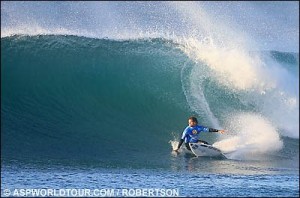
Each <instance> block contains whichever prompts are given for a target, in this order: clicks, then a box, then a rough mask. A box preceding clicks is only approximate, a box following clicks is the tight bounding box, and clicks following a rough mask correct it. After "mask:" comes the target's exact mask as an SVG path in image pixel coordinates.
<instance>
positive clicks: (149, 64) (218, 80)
mask: <svg viewBox="0 0 300 198" xmlns="http://www.w3.org/2000/svg"><path fill="white" fill-rule="evenodd" d="M1 55H2V58H1V71H2V72H1V79H2V83H1V94H2V100H1V121H2V125H1V131H2V132H1V137H2V150H1V152H2V156H3V158H8V159H25V158H28V159H32V158H37V159H41V158H46V159H89V160H90V159H103V160H110V161H111V160H118V161H122V160H123V161H134V160H138V161H144V162H145V163H147V162H148V161H151V160H154V158H155V159H157V161H159V160H162V159H163V158H164V157H165V154H166V153H168V154H169V150H170V148H169V144H168V142H169V140H170V139H171V138H172V136H173V134H174V132H175V133H176V134H178V137H179V136H180V133H181V131H182V130H183V128H185V125H186V119H187V117H189V116H190V115H196V116H197V117H198V118H199V121H200V122H201V124H203V125H206V126H210V127H222V128H223V127H224V128H227V129H230V132H229V133H228V134H227V135H226V136H225V135H224V136H217V137H215V136H213V135H212V134H204V137H205V138H207V139H208V140H209V141H210V142H216V141H217V142H219V143H217V145H221V146H220V148H222V149H223V150H224V149H225V150H226V149H227V150H228V149H230V148H229V147H227V146H226V144H224V141H225V142H228V141H229V140H232V138H233V139H234V141H235V144H236V145H235V148H241V146H242V145H244V147H246V148H248V151H249V149H251V148H252V147H249V146H247V144H246V143H245V142H244V140H245V138H246V137H249V134H251V133H252V131H255V133H252V134H251V135H250V137H251V138H252V139H253V141H252V142H251V144H254V145H255V146H254V147H253V148H254V149H253V150H252V151H256V150H261V148H265V147H266V145H265V144H264V142H266V141H271V142H272V144H277V145H278V147H276V148H275V147H273V148H271V147H269V146H267V147H268V148H266V149H263V151H264V152H270V151H277V150H278V149H279V150H280V149H281V148H282V147H283V143H282V140H281V138H283V137H286V136H287V137H292V138H299V135H298V131H299V126H298V117H299V113H298V114H297V112H298V111H297V109H298V106H299V100H298V98H297V91H296V92H295V90H296V88H297V87H296V86H295V84H294V82H297V81H299V76H297V74H295V72H294V71H296V70H297V69H298V65H299V54H295V53H286V52H278V51H267V52H245V51H236V50H233V49H224V48H217V47H215V46H214V45H213V43H212V42H208V41H207V39H204V40H203V41H201V42H199V40H190V39H183V40H181V41H180V42H178V41H173V40H167V39H162V38H152V39H147V38H144V39H134V40H122V41H121V40H111V39H95V38H86V37H79V36H71V35H69V36H64V35H36V36H24V35H14V36H8V37H4V38H1ZM295 93H296V94H295ZM283 115H284V116H283ZM297 116H298V117H297ZM297 127H298V128H297ZM228 136H230V138H231V139H230V138H229V140H228ZM224 137H225V138H224ZM237 137H238V138H240V139H239V141H236V139H237ZM257 137H259V138H257ZM224 139H225V140H224ZM226 139H227V140H226ZM222 141H223V143H222ZM220 142H221V143H220ZM222 145H225V146H223V147H222ZM248 145H250V143H249V144H248ZM231 146H232V145H231ZM295 149H296V148H295ZM244 153H245V152H243V154H244Z"/></svg>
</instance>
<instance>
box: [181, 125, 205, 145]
mask: <svg viewBox="0 0 300 198" xmlns="http://www.w3.org/2000/svg"><path fill="white" fill-rule="evenodd" d="M209 131H210V130H209V128H208V127H204V126H200V125H196V126H194V127H190V126H187V127H186V128H185V129H184V131H183V132H182V136H181V139H182V140H184V142H185V143H190V142H191V143H196V142H197V141H198V140H199V136H200V133H201V132H209Z"/></svg>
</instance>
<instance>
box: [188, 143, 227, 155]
mask: <svg viewBox="0 0 300 198" xmlns="http://www.w3.org/2000/svg"><path fill="white" fill-rule="evenodd" d="M189 145H190V147H191V150H192V152H193V153H194V154H195V155H196V156H197V157H199V156H210V157H216V156H224V155H223V153H222V152H221V150H220V149H217V148H216V147H213V146H212V145H209V144H204V143H202V142H198V143H189ZM224 157H225V156H224Z"/></svg>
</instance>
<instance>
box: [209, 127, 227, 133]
mask: <svg viewBox="0 0 300 198" xmlns="http://www.w3.org/2000/svg"><path fill="white" fill-rule="evenodd" d="M208 131H209V132H220V133H224V132H225V130H223V129H221V130H218V129H213V128H209V130H208Z"/></svg>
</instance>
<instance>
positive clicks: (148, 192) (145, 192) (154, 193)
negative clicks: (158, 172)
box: [1, 188, 180, 197]
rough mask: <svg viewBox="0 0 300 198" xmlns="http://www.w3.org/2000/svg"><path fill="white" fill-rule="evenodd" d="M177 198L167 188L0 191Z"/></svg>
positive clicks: (3, 194) (10, 191) (12, 194)
mask: <svg viewBox="0 0 300 198" xmlns="http://www.w3.org/2000/svg"><path fill="white" fill-rule="evenodd" d="M8 196H9V197H126V196H127V197H178V196H180V195H179V189H168V188H120V189H117V188H116V189H114V188H100V189H86V188H85V189H79V188H73V189H72V188H65V189H51V188H36V189H34V188H28V189H26V188H19V189H2V190H1V197H8Z"/></svg>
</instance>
